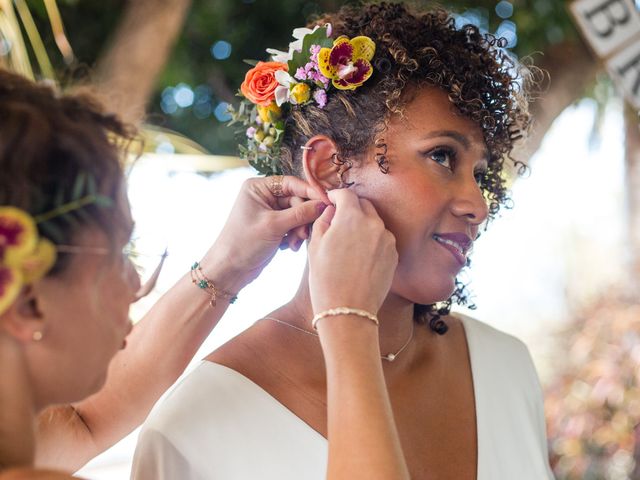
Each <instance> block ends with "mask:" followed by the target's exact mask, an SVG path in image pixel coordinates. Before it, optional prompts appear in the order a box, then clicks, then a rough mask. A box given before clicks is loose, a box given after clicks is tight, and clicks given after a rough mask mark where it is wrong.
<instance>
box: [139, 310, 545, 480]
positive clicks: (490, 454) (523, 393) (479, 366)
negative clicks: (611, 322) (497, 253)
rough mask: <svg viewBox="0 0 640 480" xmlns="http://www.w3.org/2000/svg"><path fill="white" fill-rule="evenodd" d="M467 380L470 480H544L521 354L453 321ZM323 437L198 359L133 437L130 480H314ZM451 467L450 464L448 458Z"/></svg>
mask: <svg viewBox="0 0 640 480" xmlns="http://www.w3.org/2000/svg"><path fill="white" fill-rule="evenodd" d="M462 322H463V325H464V328H465V332H466V336H467V343H468V345H469V355H470V360H471V371H472V374H473V385H474V395H475V403H476V418H477V435H478V472H477V479H478V480H545V479H552V478H553V475H552V473H551V469H550V468H549V464H548V460H547V440H546V432H545V423H544V412H543V403H542V390H541V388H540V384H539V381H538V377H537V374H536V371H535V368H534V366H533V363H532V361H531V357H530V355H529V351H528V350H527V347H526V346H525V345H524V344H523V343H522V342H521V341H519V340H517V339H515V338H514V337H511V336H509V335H507V334H505V333H502V332H499V331H498V330H495V329H494V328H492V327H490V326H488V325H485V324H483V323H481V322H478V321H476V320H473V319H470V318H466V317H462ZM327 452H328V443H327V440H326V439H325V438H324V437H323V436H322V435H320V434H319V433H317V432H316V431H315V430H313V429H312V428H311V427H310V426H308V425H307V424H306V423H305V422H304V421H302V420H301V419H300V418H299V417H297V416H295V415H294V414H293V413H292V412H291V411H290V410H288V409H287V408H286V407H285V406H284V405H282V404H281V403H280V402H278V400H276V399H275V398H274V397H272V396H271V395H269V394H268V393H267V392H266V391H265V390H263V389H262V388H261V387H259V386H258V385H256V384H255V383H253V382H252V381H251V380H249V379H248V378H246V377H245V376H243V375H241V374H240V373H238V372H236V371H235V370H232V369H230V368H228V367H225V366H222V365H219V364H215V363H211V362H207V361H203V362H202V363H201V364H200V365H199V366H198V367H197V368H196V369H195V370H194V371H193V372H192V373H191V374H190V375H188V376H187V377H186V378H185V379H184V380H183V381H182V382H181V383H180V384H179V385H178V386H177V387H176V388H175V389H174V391H173V392H171V393H170V394H169V396H168V397H167V398H166V399H165V401H164V402H163V403H162V404H160V405H158V406H156V408H155V409H154V411H153V412H152V413H151V415H150V416H149V418H148V419H147V421H146V422H145V425H144V427H143V429H142V431H141V433H140V437H139V439H138V446H137V448H136V453H135V457H134V460H133V469H132V478H133V479H135V480H209V479H212V480H215V479H221V480H245V479H246V480H249V479H261V480H276V479H277V480H303V479H304V480H306V479H309V480H316V479H317V480H320V479H324V478H325V475H326V462H327ZM452 461H455V459H452Z"/></svg>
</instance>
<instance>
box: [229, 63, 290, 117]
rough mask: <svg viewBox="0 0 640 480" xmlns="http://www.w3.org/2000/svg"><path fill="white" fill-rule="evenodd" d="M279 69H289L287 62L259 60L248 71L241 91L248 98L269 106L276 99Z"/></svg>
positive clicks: (253, 101) (258, 103)
mask: <svg viewBox="0 0 640 480" xmlns="http://www.w3.org/2000/svg"><path fill="white" fill-rule="evenodd" d="M278 70H284V71H285V72H286V71H287V70H288V67H287V64H286V63H280V62H258V64H257V65H256V66H255V67H253V68H252V69H251V70H249V71H248V72H247V74H246V75H245V77H244V82H242V85H240V91H241V92H242V95H244V96H245V98H246V99H247V100H249V101H250V102H252V103H255V104H257V105H261V106H263V107H267V106H269V104H270V103H271V102H273V101H274V100H275V90H276V87H277V86H278V85H279V83H278V81H277V80H276V77H275V72H277V71H278Z"/></svg>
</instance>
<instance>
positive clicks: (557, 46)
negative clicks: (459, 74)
mask: <svg viewBox="0 0 640 480" xmlns="http://www.w3.org/2000/svg"><path fill="white" fill-rule="evenodd" d="M344 3H347V2H342V1H338V0H324V1H320V0H319V1H309V0H199V1H197V2H192V1H191V0H128V1H126V0H111V1H109V2H104V1H98V0H0V65H2V66H4V67H6V68H11V69H13V70H16V71H19V72H21V73H23V74H24V75H27V76H29V77H31V78H35V79H40V80H46V81H50V82H54V83H57V84H59V85H60V86H61V87H63V88H64V89H69V90H81V89H89V90H91V91H93V92H95V93H97V94H98V95H100V96H101V97H102V99H103V101H104V102H105V104H106V105H107V106H108V108H110V109H111V110H113V111H114V112H117V113H118V114H120V115H121V116H123V117H124V118H125V119H126V120H128V121H130V122H133V123H136V124H139V125H140V126H141V129H142V131H143V134H144V137H145V143H144V153H143V155H142V156H141V157H140V158H139V159H138V160H137V161H135V162H133V163H132V164H131V165H130V167H129V193H130V198H131V203H132V208H133V211H134V217H135V219H136V222H137V227H136V232H135V233H134V236H135V238H134V240H135V242H136V248H137V250H140V251H141V252H143V253H146V255H141V256H140V269H141V272H142V274H143V275H145V274H146V270H148V265H146V262H147V259H148V261H149V265H152V264H153V262H154V260H156V259H157V255H158V254H160V253H161V252H162V251H163V250H164V248H165V247H168V249H169V257H168V260H167V264H166V268H165V270H164V272H163V273H162V275H161V277H160V281H159V282H158V285H157V288H156V291H154V293H153V295H151V296H150V298H147V299H145V301H144V303H141V304H137V305H135V308H134V312H133V314H134V317H135V318H140V317H141V316H142V315H144V313H145V311H146V310H147V309H148V307H149V306H150V305H151V303H152V302H153V301H154V300H156V299H157V298H158V297H159V296H160V295H161V294H162V292H164V291H166V290H167V289H168V288H170V287H171V285H172V284H173V282H175V281H176V280H177V279H178V278H179V277H180V276H181V275H183V274H184V272H186V271H187V269H188V267H189V266H190V265H191V263H192V262H193V261H194V260H196V259H198V258H200V256H201V255H202V254H203V253H204V252H205V250H206V249H207V247H208V246H209V245H210V244H211V242H212V241H213V240H214V239H215V237H216V234H217V232H218V231H219V229H220V228H221V227H222V224H223V223H224V220H225V219H226V216H227V214H228V211H229V209H230V207H231V203H232V200H233V199H234V198H235V194H236V192H237V191H238V189H239V187H240V184H241V183H242V181H243V180H244V179H246V178H248V177H250V176H252V175H253V172H252V170H251V169H250V168H248V167H247V166H246V165H245V164H244V163H243V162H241V161H240V160H239V159H237V158H236V157H235V155H236V147H237V141H236V139H234V136H233V131H232V129H229V128H227V127H226V126H225V125H224V122H225V121H226V120H228V114H227V106H228V105H229V104H230V103H234V102H235V101H236V100H237V98H236V97H235V93H236V91H237V89H238V87H239V85H240V83H241V82H242V79H243V77H244V73H245V72H246V70H247V68H248V66H247V65H246V64H245V63H243V61H242V60H243V59H265V58H266V53H265V51H264V50H265V48H267V47H273V48H279V49H286V46H287V45H288V43H289V42H290V41H291V38H290V35H291V31H292V29H293V28H295V27H298V26H303V25H304V24H305V23H306V21H307V20H308V19H309V18H310V17H312V16H313V15H314V14H318V13H321V12H324V11H332V10H335V9H337V8H339V7H340V5H342V4H344ZM414 3H419V2H414ZM636 3H640V2H636ZM440 4H441V5H444V6H446V7H448V8H450V9H452V10H453V11H455V12H456V15H457V17H456V18H457V22H458V23H459V24H460V25H463V24H466V23H473V24H475V25H478V26H479V27H480V28H481V29H482V30H484V31H486V32H489V33H493V34H495V35H496V36H500V37H504V38H506V40H507V47H506V49H507V50H508V51H509V52H510V54H511V55H513V56H514V57H515V58H518V59H520V60H521V61H524V62H528V63H533V64H535V65H537V66H538V67H540V68H542V69H544V70H545V71H546V72H547V74H548V78H547V79H546V81H545V84H544V91H543V93H542V94H541V95H540V96H539V98H537V100H536V101H535V103H534V104H533V106H532V109H533V114H534V117H535V128H534V131H533V134H532V136H531V138H530V139H529V142H528V144H527V145H526V146H524V147H523V148H521V149H520V150H519V151H518V152H517V157H518V158H519V159H522V160H526V161H527V163H528V164H529V166H530V172H529V173H528V174H527V175H525V176H524V177H523V178H519V179H517V180H516V181H515V182H514V183H513V185H512V188H513V195H512V197H513V208H512V209H510V210H505V211H504V213H503V214H502V216H501V218H499V219H498V220H496V221H495V222H494V223H493V224H491V225H490V226H489V228H488V230H487V231H486V232H485V233H484V234H483V235H482V237H481V239H480V240H479V241H478V242H477V245H476V247H475V253H474V257H473V264H472V268H471V269H470V270H469V271H468V272H465V275H466V277H467V278H468V280H469V281H470V282H471V289H472V290H473V292H474V294H475V297H474V300H475V303H476V305H477V309H476V310H474V311H473V312H468V313H470V314H471V315H473V316H475V317H477V318H479V319H480V320H482V321H484V322H486V323H489V324H491V325H494V326H496V327H497V328H500V329H502V330H505V331H507V332H509V333H511V334H514V335H516V336H518V337H519V338H521V339H522V340H523V341H525V342H526V343H527V345H528V346H529V348H530V350H531V352H532V355H533V357H534V360H535V362H536V365H537V367H538V370H539V373H540V376H541V379H542V382H543V386H544V388H545V394H546V410H547V424H548V432H549V451H550V455H551V462H552V465H553V468H554V470H555V472H556V475H557V477H558V478H559V479H636V478H640V426H639V425H640V390H639V389H638V386H639V385H638V384H639V383H640V369H639V368H638V367H639V366H640V288H639V285H640V130H639V128H638V125H639V122H638V115H637V112H635V111H633V110H631V109H630V107H628V106H625V104H624V102H623V100H622V99H621V98H620V97H619V96H618V95H617V94H616V92H615V89H614V88H613V86H612V84H611V81H610V80H609V78H608V77H607V76H606V74H605V73H604V72H603V70H602V68H601V65H600V64H599V63H598V61H597V60H596V59H595V57H594V56H593V55H592V54H591V53H590V52H589V50H588V48H587V47H586V46H585V44H584V43H583V41H582V40H581V38H580V36H579V35H578V33H577V31H576V29H575V27H574V25H573V23H572V21H571V18H570V16H569V13H568V4H569V2H565V1H564V0H511V1H507V0H500V1H496V0H459V1H458V0H443V1H441V2H440ZM304 263H305V253H304V249H303V250H302V251H300V252H298V253H292V252H288V251H286V252H280V253H278V255H277V256H276V258H275V260H274V262H273V263H272V264H271V265H270V266H269V267H268V269H267V270H266V271H265V272H264V274H263V275H262V276H261V277H260V279H258V280H257V281H256V282H254V283H253V284H251V285H250V286H249V287H247V288H246V289H245V290H243V291H242V292H241V295H240V299H239V301H238V302H237V304H236V305H233V306H232V307H231V308H230V310H229V312H228V313H227V315H226V316H225V318H224V319H223V321H222V322H221V324H220V325H219V327H218V328H217V329H216V331H215V332H214V333H213V334H212V335H211V336H210V338H209V339H208V340H207V341H206V343H205V345H203V347H202V349H201V352H200V353H199V354H198V355H197V356H196V359H195V360H194V363H197V361H199V359H200V358H202V357H203V356H204V355H205V354H206V353H208V352H209V351H211V350H212V349H214V348H216V347H217V346H218V345H220V344H222V343H224V342H225V341H226V340H228V339H229V338H231V337H232V336H234V335H236V334H237V333H238V332H239V331H241V330H242V329H244V328H246V327H247V326H249V325H250V324H251V323H252V322H255V321H256V320H258V319H259V318H261V316H263V315H264V314H266V313H267V312H269V311H270V309H272V308H274V307H275V306H278V305H280V304H281V303H283V302H285V301H287V300H288V299H289V298H290V297H291V296H292V295H293V292H294V291H295V288H296V286H297V282H298V279H299V276H300V274H301V273H302V269H303V267H304ZM135 437H136V433H135V432H134V434H132V435H131V436H130V437H128V438H127V439H125V440H124V441H123V442H121V443H120V444H118V445H116V446H115V447H114V448H113V449H111V450H109V451H108V452H106V453H105V454H103V455H102V456H101V457H99V458H98V459H96V460H95V461H93V462H92V463H91V464H89V465H88V466H87V467H86V468H85V469H83V470H82V472H81V475H83V476H86V477H89V478H94V479H111V478H120V479H122V478H127V477H128V469H129V465H130V462H131V456H132V454H133V448H134V446H135Z"/></svg>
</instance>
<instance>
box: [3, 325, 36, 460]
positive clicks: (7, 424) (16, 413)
mask: <svg viewBox="0 0 640 480" xmlns="http://www.w3.org/2000/svg"><path fill="white" fill-rule="evenodd" d="M0 365H2V370H3V373H2V375H0V424H1V425H2V428H1V429H0V470H1V469H3V468H8V467H15V466H30V465H32V464H33V461H34V458H35V438H34V437H35V434H34V422H35V407H34V401H33V394H32V388H31V385H30V383H29V378H30V375H29V374H28V371H27V368H26V364H25V360H24V356H23V352H22V351H21V349H20V347H19V345H17V344H16V342H15V341H13V340H12V339H11V338H8V337H7V336H6V335H4V334H2V333H0Z"/></svg>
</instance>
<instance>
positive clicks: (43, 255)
mask: <svg viewBox="0 0 640 480" xmlns="http://www.w3.org/2000/svg"><path fill="white" fill-rule="evenodd" d="M56 256H57V251H56V247H55V245H54V244H53V243H51V242H50V241H49V240H47V239H46V238H41V239H40V241H39V242H38V244H37V245H36V248H35V249H34V250H33V252H31V254H30V255H29V256H27V257H25V258H24V259H23V260H22V275H23V278H24V283H27V284H29V283H33V282H35V281H36V280H38V279H40V278H42V277H44V276H45V274H46V273H47V272H48V271H49V270H50V269H51V267H53V264H54V263H56Z"/></svg>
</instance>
